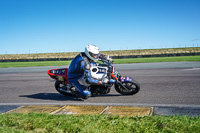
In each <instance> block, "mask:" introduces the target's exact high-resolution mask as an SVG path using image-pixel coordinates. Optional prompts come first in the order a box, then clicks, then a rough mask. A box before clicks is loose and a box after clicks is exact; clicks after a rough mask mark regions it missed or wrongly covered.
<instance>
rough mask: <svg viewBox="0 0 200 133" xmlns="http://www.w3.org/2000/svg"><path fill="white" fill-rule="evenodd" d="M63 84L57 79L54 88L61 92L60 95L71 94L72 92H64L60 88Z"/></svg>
mask: <svg viewBox="0 0 200 133" xmlns="http://www.w3.org/2000/svg"><path fill="white" fill-rule="evenodd" d="M63 86H64V85H63V84H61V83H60V82H59V81H56V82H55V88H56V90H57V91H58V92H59V93H60V94H62V95H64V96H72V94H70V93H67V92H65V91H64V90H62V89H63V88H62V87H63Z"/></svg>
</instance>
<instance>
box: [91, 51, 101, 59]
mask: <svg viewBox="0 0 200 133" xmlns="http://www.w3.org/2000/svg"><path fill="white" fill-rule="evenodd" d="M89 54H90V56H91V57H93V58H95V59H98V58H99V54H93V53H91V52H89Z"/></svg>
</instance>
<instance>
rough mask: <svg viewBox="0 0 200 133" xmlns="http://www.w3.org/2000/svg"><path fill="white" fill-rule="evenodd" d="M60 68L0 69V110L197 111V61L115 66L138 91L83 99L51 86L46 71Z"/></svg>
mask: <svg viewBox="0 0 200 133" xmlns="http://www.w3.org/2000/svg"><path fill="white" fill-rule="evenodd" d="M61 67H63V66H61ZM61 67H59V66H58V67H29V68H0V90H1V93H0V107H1V111H0V112H3V111H2V110H3V109H4V110H6V109H5V108H3V106H7V108H14V107H15V106H18V105H51V104H53V105H66V104H68V105H106V106H116V105H120V106H147V107H150V106H153V107H162V108H165V107H171V108H174V107H178V108H181V107H184V108H185V107H188V108H195V109H196V110H198V111H200V110H199V108H200V62H169V63H140V64H118V65H115V67H116V69H117V70H119V71H120V73H121V74H122V75H124V76H130V77H133V78H134V79H135V80H137V81H138V82H139V83H140V85H141V90H140V92H139V93H138V94H136V95H133V96H123V95H120V94H118V93H117V92H116V91H115V89H114V88H112V90H111V92H110V93H109V94H108V95H101V96H96V97H91V98H89V99H87V100H85V101H81V100H79V99H76V98H75V97H66V96H63V95H61V94H59V93H58V92H57V91H56V90H55V89H54V80H53V79H51V78H50V77H49V76H48V75H47V73H46V71H47V70H48V69H51V68H61ZM66 67H67V66H66ZM8 105H12V106H9V107H8ZM13 106H14V107H13ZM158 110H159V109H158ZM161 110H162V109H161Z"/></svg>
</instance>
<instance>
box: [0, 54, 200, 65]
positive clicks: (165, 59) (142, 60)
mask: <svg viewBox="0 0 200 133" xmlns="http://www.w3.org/2000/svg"><path fill="white" fill-rule="evenodd" d="M176 61H200V56H199V55H197V56H179V57H153V58H152V57H151V58H126V59H114V64H125V63H150V62H176ZM70 62H71V61H37V62H0V68H7V67H32V66H65V65H69V64H70Z"/></svg>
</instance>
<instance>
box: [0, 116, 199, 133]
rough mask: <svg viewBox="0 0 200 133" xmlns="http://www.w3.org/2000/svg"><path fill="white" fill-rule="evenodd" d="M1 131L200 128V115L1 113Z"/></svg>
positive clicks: (110, 132)
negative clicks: (125, 115) (120, 115)
mask: <svg viewBox="0 0 200 133" xmlns="http://www.w3.org/2000/svg"><path fill="white" fill-rule="evenodd" d="M0 132H1V133H7V132H20V133H21V132H22V133H23V132H42V133H50V132H52V133H56V132H61V133H62V132H71V133H73V132H76V133H77V132H80V133H81V132H84V133H87V132H91V133H100V132H101V133H102V132H105V133H113V132H123V133H128V132H188V133H191V132H200V117H188V116H145V117H138V116H135V117H128V116H127V117H123V118H119V117H118V116H107V115H80V116H77V115H50V114H37V113H29V114H15V113H13V114H1V115H0Z"/></svg>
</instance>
